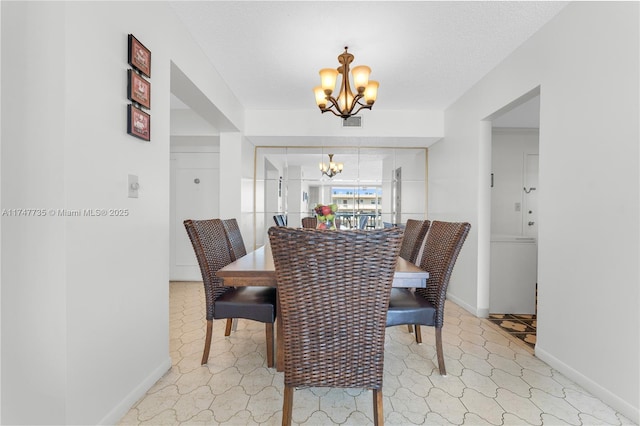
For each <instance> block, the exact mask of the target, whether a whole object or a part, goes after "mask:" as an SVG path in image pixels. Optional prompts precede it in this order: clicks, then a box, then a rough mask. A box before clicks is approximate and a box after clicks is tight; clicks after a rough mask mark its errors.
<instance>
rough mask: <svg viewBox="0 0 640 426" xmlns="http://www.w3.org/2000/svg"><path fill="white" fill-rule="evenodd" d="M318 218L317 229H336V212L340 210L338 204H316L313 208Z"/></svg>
mask: <svg viewBox="0 0 640 426" xmlns="http://www.w3.org/2000/svg"><path fill="white" fill-rule="evenodd" d="M313 211H314V212H315V213H316V218H317V219H318V225H317V226H316V229H336V222H335V219H336V212H337V211H338V205H337V204H330V205H328V206H326V205H323V204H316V206H315V207H314V208H313Z"/></svg>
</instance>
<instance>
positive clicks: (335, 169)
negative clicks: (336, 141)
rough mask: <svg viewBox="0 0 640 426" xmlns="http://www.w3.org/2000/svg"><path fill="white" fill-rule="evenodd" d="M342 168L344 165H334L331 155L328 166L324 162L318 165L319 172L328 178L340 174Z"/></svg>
mask: <svg viewBox="0 0 640 426" xmlns="http://www.w3.org/2000/svg"><path fill="white" fill-rule="evenodd" d="M343 168H344V164H342V163H334V161H333V154H329V165H327V164H325V163H324V162H322V163H320V171H321V172H322V174H323V175H327V176H329V178H332V177H334V176H335V175H337V174H338V173H342V169H343Z"/></svg>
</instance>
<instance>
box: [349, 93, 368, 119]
mask: <svg viewBox="0 0 640 426" xmlns="http://www.w3.org/2000/svg"><path fill="white" fill-rule="evenodd" d="M362 98H364V95H362V94H360V93H358V94H357V95H355V96H354V97H353V101H351V106H350V107H349V111H348V114H349V115H356V114H357V113H358V111H360V110H361V109H362V108H359V109H358V111H356V112H353V109H354V108H355V107H356V105H362V104H361V103H360V102H359V101H360V99H362Z"/></svg>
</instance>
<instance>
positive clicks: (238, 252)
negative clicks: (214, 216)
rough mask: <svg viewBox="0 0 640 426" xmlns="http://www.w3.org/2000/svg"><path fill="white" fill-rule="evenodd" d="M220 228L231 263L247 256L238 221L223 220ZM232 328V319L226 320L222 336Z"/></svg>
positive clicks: (228, 334) (228, 333) (233, 219)
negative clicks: (222, 231) (227, 247)
mask: <svg viewBox="0 0 640 426" xmlns="http://www.w3.org/2000/svg"><path fill="white" fill-rule="evenodd" d="M222 226H223V227H224V233H225V236H226V237H227V244H228V245H229V248H230V251H231V261H232V262H234V261H235V260H236V259H238V258H240V257H242V256H244V255H245V254H247V249H246V248H245V246H244V240H243V238H242V233H241V232H240V227H239V226H238V221H237V220H236V219H235V218H232V219H223V220H222ZM232 328H233V318H227V325H226V326H225V329H224V335H225V336H230V335H231V329H232Z"/></svg>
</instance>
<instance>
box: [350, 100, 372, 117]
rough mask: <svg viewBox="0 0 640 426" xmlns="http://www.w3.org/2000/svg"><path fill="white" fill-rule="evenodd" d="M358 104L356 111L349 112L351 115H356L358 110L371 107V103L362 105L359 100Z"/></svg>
mask: <svg viewBox="0 0 640 426" xmlns="http://www.w3.org/2000/svg"><path fill="white" fill-rule="evenodd" d="M358 105H360V108H358V109H357V110H356V112H353V113H351V115H356V114H357V113H359V112H360V110H361V109H371V105H363V104H361V103H359V102H358Z"/></svg>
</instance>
